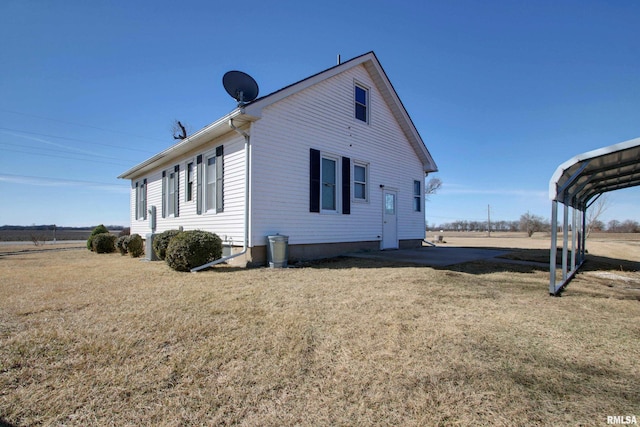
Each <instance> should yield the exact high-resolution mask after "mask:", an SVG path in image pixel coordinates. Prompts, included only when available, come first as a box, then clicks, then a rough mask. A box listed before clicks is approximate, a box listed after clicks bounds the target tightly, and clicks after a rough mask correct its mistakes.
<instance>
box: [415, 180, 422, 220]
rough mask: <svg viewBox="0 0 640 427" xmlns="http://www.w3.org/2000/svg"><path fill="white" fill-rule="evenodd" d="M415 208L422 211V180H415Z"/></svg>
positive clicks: (416, 210)
mask: <svg viewBox="0 0 640 427" xmlns="http://www.w3.org/2000/svg"><path fill="white" fill-rule="evenodd" d="M413 210H414V211H415V212H422V184H421V183H420V181H418V180H416V181H413Z"/></svg>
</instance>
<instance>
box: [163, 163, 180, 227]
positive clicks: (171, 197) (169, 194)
mask: <svg viewBox="0 0 640 427" xmlns="http://www.w3.org/2000/svg"><path fill="white" fill-rule="evenodd" d="M172 177H173V178H172ZM176 179H177V180H180V172H176V171H175V168H171V169H168V170H167V171H166V180H167V182H166V184H165V185H166V193H165V200H164V203H166V207H167V212H166V213H167V217H175V216H176V210H177V207H178V206H176V193H175V190H176V183H175V180H176ZM178 184H179V181H178Z"/></svg>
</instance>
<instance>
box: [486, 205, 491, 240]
mask: <svg viewBox="0 0 640 427" xmlns="http://www.w3.org/2000/svg"><path fill="white" fill-rule="evenodd" d="M487 231H488V232H489V237H491V205H487Z"/></svg>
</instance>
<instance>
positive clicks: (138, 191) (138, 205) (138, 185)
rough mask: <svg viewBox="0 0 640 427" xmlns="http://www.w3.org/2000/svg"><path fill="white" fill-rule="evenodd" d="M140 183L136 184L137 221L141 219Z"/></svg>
mask: <svg viewBox="0 0 640 427" xmlns="http://www.w3.org/2000/svg"><path fill="white" fill-rule="evenodd" d="M139 188H140V183H139V182H136V219H140V194H139V193H140V190H139Z"/></svg>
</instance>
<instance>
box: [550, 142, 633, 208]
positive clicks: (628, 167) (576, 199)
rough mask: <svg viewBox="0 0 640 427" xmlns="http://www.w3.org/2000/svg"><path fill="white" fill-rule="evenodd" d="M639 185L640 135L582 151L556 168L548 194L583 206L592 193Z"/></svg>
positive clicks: (579, 206)
mask: <svg viewBox="0 0 640 427" xmlns="http://www.w3.org/2000/svg"><path fill="white" fill-rule="evenodd" d="M637 185H640V138H635V139H631V140H629V141H625V142H621V143H619V144H615V145H610V146H609V147H603V148H599V149H597V150H593V151H589V152H587V153H583V154H579V155H577V156H575V157H573V158H571V159H569V160H567V161H566V162H564V163H563V164H561V165H560V166H558V169H556V171H555V173H554V174H553V176H552V177H551V180H550V181H549V198H550V199H551V200H556V201H558V202H561V203H563V204H565V205H569V206H571V207H573V208H577V209H581V210H584V209H585V207H586V206H587V203H589V200H591V199H592V198H593V197H595V196H597V195H599V194H602V193H606V192H609V191H614V190H621V189H623V188H629V187H635V186H637Z"/></svg>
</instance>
